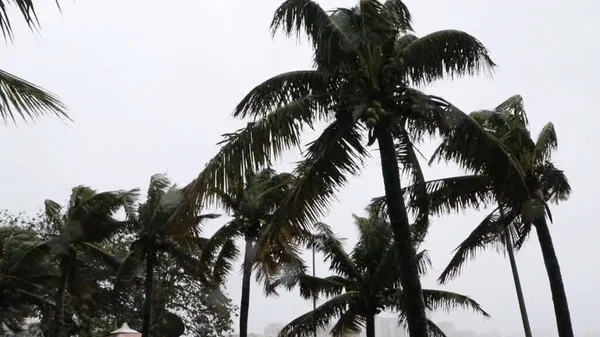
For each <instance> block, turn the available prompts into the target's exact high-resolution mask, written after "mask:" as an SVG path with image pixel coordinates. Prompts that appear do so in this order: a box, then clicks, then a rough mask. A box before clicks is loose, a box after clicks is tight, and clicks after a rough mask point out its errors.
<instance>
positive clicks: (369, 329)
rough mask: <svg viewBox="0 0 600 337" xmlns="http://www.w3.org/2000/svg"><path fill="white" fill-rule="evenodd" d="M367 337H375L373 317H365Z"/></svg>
mask: <svg viewBox="0 0 600 337" xmlns="http://www.w3.org/2000/svg"><path fill="white" fill-rule="evenodd" d="M367 337H375V315H370V316H367Z"/></svg>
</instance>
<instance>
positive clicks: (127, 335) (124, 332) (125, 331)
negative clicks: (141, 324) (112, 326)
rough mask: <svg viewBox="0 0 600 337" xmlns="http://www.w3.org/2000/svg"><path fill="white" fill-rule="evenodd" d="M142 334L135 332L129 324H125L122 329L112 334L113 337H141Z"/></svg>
mask: <svg viewBox="0 0 600 337" xmlns="http://www.w3.org/2000/svg"><path fill="white" fill-rule="evenodd" d="M141 335H142V334H141V333H140V332H138V331H135V330H133V329H132V328H130V327H129V325H127V323H123V325H121V327H120V328H119V329H117V330H115V331H113V332H111V333H110V335H109V336H111V337H140V336H141Z"/></svg>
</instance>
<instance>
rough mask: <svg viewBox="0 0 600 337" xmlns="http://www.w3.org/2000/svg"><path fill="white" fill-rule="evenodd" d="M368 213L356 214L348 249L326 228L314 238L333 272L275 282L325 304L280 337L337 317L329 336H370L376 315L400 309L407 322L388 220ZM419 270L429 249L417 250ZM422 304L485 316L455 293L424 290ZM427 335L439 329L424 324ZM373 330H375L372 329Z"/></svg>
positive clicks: (302, 335)
mask: <svg viewBox="0 0 600 337" xmlns="http://www.w3.org/2000/svg"><path fill="white" fill-rule="evenodd" d="M369 213H370V214H369V215H368V216H367V217H359V216H356V215H354V223H355V225H356V228H357V230H358V242H357V244H356V245H355V247H354V249H353V250H352V251H351V252H346V251H345V250H344V248H343V245H342V242H341V240H339V239H337V238H336V237H335V235H333V234H332V233H331V232H329V231H325V232H323V233H321V234H319V235H316V237H315V238H314V242H313V245H314V246H315V248H316V249H317V250H318V251H320V252H322V253H324V254H325V260H326V261H329V262H330V266H329V269H330V270H331V271H332V272H333V273H334V275H332V276H328V277H314V276H309V275H307V274H306V273H304V272H296V273H292V274H289V275H286V276H284V277H282V278H281V279H279V280H278V281H277V282H276V283H275V284H274V287H276V286H284V287H286V288H288V289H291V288H293V287H295V286H299V287H300V294H301V296H303V297H304V298H307V299H309V298H313V297H320V296H323V297H325V302H324V303H323V304H321V305H320V306H318V307H317V308H316V310H315V311H311V312H308V313H306V314H304V315H302V316H300V317H298V318H296V319H294V320H293V321H292V322H290V323H289V324H288V325H287V326H285V327H284V328H283V330H282V331H281V336H299V337H308V336H311V335H312V333H313V331H314V329H315V328H317V329H324V328H327V327H328V326H329V325H330V323H332V322H333V321H336V323H335V324H334V325H333V328H332V330H331V335H332V336H334V337H339V336H343V335H346V334H347V333H358V332H361V330H362V329H363V328H365V326H366V329H367V336H369V337H372V332H371V331H369V330H370V329H372V328H374V326H373V324H374V318H375V316H376V315H378V314H380V313H381V312H383V311H393V312H397V313H399V317H400V323H401V324H406V321H405V320H406V313H405V312H404V310H403V309H404V308H403V300H402V298H403V289H402V286H401V284H400V271H399V264H398V263H397V261H398V259H399V258H400V257H399V254H398V250H397V249H396V247H395V245H394V244H393V234H392V230H391V227H390V223H389V222H388V221H386V220H385V219H384V218H381V217H379V216H378V214H377V213H376V212H374V211H373V210H372V209H371V210H370V211H369ZM417 258H418V261H419V272H420V273H421V274H424V273H425V271H426V269H427V268H428V267H429V265H430V261H429V258H428V256H427V251H421V252H419V253H418V254H417ZM423 295H424V297H425V303H426V306H427V307H428V308H429V309H430V310H438V309H452V308H459V307H462V308H467V309H472V310H474V311H475V312H477V313H479V314H482V315H484V316H487V313H486V312H485V311H483V310H482V309H481V307H480V306H479V304H477V302H475V301H474V300H472V299H470V298H468V297H466V296H463V295H460V294H456V293H451V292H446V291H441V290H432V289H424V290H423ZM428 325H429V331H430V334H431V336H443V332H442V331H441V330H440V329H439V328H438V327H437V326H436V325H435V323H433V322H432V321H429V322H428ZM373 333H374V331H373Z"/></svg>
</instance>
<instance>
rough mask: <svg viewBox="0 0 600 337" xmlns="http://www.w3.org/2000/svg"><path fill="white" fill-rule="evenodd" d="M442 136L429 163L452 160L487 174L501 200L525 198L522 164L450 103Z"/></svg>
mask: <svg viewBox="0 0 600 337" xmlns="http://www.w3.org/2000/svg"><path fill="white" fill-rule="evenodd" d="M445 110H446V116H445V118H446V122H445V123H446V126H447V128H445V129H444V130H443V131H442V132H443V134H444V135H443V136H444V139H443V141H442V143H441V144H440V146H439V147H438V148H437V149H436V150H435V152H434V154H433V156H432V158H431V160H430V163H432V162H434V161H438V162H439V161H441V160H445V161H454V162H456V163H457V164H459V165H460V166H461V167H463V168H464V169H466V170H467V171H470V172H472V173H474V174H482V175H487V176H488V177H490V179H491V181H492V182H493V183H494V186H495V187H496V189H497V191H495V192H496V195H497V196H498V197H500V198H502V200H511V202H512V203H513V204H514V205H518V206H520V204H522V203H523V201H524V200H517V198H516V197H515V196H519V198H523V197H525V198H524V199H528V198H529V197H528V196H529V189H528V186H527V184H526V182H525V180H524V176H525V174H524V172H523V168H522V167H521V165H520V164H519V163H518V162H517V161H516V160H515V159H514V158H513V156H512V155H511V153H510V151H509V150H508V149H507V148H506V147H505V145H504V144H503V143H502V141H500V140H499V139H498V138H496V137H495V136H494V135H493V134H491V133H490V132H488V131H487V130H486V129H485V128H484V127H483V126H482V125H481V124H479V123H478V122H477V121H475V120H474V119H473V118H472V117H470V116H468V115H466V114H465V113H463V112H462V111H460V110H458V109H456V108H455V107H453V106H452V105H447V106H446V109H445Z"/></svg>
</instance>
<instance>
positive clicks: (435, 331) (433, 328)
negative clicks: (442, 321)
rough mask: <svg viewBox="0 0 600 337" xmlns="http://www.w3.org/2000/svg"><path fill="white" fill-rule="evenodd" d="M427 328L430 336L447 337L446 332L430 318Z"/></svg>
mask: <svg viewBox="0 0 600 337" xmlns="http://www.w3.org/2000/svg"><path fill="white" fill-rule="evenodd" d="M427 330H428V331H429V336H430V337H446V333H444V331H443V330H442V329H441V328H440V327H439V326H438V325H437V324H435V323H434V322H433V321H432V320H430V319H427Z"/></svg>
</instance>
